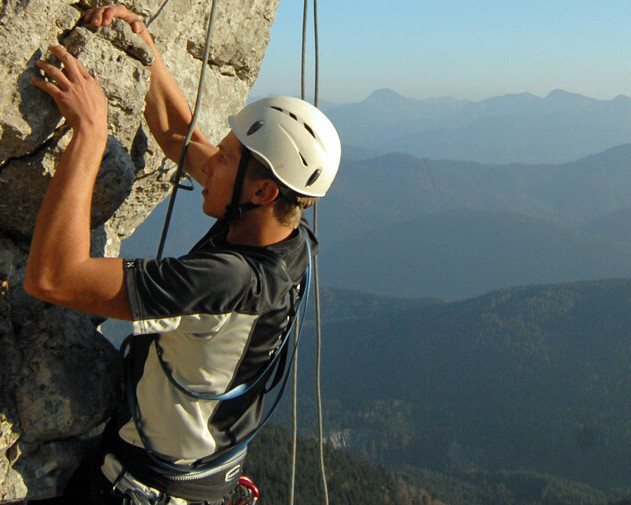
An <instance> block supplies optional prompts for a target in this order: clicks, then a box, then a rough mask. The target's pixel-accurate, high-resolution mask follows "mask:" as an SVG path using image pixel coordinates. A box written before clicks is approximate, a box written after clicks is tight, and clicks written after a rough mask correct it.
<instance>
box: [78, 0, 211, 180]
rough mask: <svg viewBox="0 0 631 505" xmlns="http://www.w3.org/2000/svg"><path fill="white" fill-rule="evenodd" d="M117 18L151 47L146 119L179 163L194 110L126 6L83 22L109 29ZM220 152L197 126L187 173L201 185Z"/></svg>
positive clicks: (111, 7) (98, 11) (93, 13)
mask: <svg viewBox="0 0 631 505" xmlns="http://www.w3.org/2000/svg"><path fill="white" fill-rule="evenodd" d="M115 18H117V19H121V20H123V21H126V22H127V23H129V24H130V26H131V28H132V31H133V32H134V33H136V34H138V35H139V36H140V37H142V39H143V40H144V41H145V42H146V43H147V44H148V45H149V47H151V49H152V50H153V53H154V57H155V60H154V64H153V65H152V66H151V67H149V70H150V71H151V86H150V88H149V93H148V94H147V96H146V98H145V102H146V105H145V119H146V120H147V124H148V125H149V128H150V130H151V134H152V135H153V136H154V138H155V139H156V141H157V142H158V144H159V145H160V147H161V149H162V151H163V152H164V154H165V155H166V156H167V157H168V158H169V159H171V160H173V161H175V162H176V163H177V162H178V161H179V158H180V152H181V149H182V146H183V144H184V139H185V137H186V134H187V133H188V130H189V125H190V122H191V118H192V113H191V109H190V107H189V105H188V102H187V101H186V98H185V97H184V95H183V93H182V91H181V90H180V88H179V86H178V85H177V83H176V82H175V80H174V79H173V77H171V74H169V71H168V70H167V68H166V65H165V64H164V61H163V60H162V57H161V56H160V53H159V52H158V50H157V49H156V46H155V44H154V42H153V38H152V37H151V34H150V33H149V30H147V27H146V26H145V24H144V23H143V22H142V20H141V19H140V18H139V17H138V15H137V14H135V13H134V12H132V11H130V10H129V9H127V8H126V7H124V6H122V5H108V6H105V7H99V8H97V9H93V10H89V11H86V12H85V13H84V16H83V19H84V21H85V22H86V23H90V24H91V25H92V26H95V27H99V26H109V25H110V24H111V23H112V21H113V20H114V19H115ZM216 150H217V149H216V148H215V146H213V145H212V144H211V143H210V142H209V141H208V139H206V137H204V135H203V134H202V132H201V130H200V129H199V128H198V127H195V130H194V132H193V136H192V137H191V142H190V144H189V147H188V150H187V158H186V160H185V165H184V170H185V171H186V172H187V173H188V174H189V175H191V177H193V178H194V179H195V180H197V181H198V182H199V183H200V184H203V182H204V179H205V176H204V174H203V173H202V171H201V170H200V166H201V165H202V163H203V162H204V161H206V159H208V157H209V156H211V155H212V154H214V153H215V151H216Z"/></svg>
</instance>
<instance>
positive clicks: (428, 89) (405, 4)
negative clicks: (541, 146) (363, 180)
mask: <svg viewBox="0 0 631 505" xmlns="http://www.w3.org/2000/svg"><path fill="white" fill-rule="evenodd" d="M302 5H303V2H300V1H298V0H281V1H280V6H279V8H278V12H277V16H276V21H275V23H274V26H273V27H272V34H271V36H272V39H271V42H270V44H269V46H268V50H267V53H266V56H265V59H264V62H263V66H262V68H261V72H260V74H259V79H258V80H257V83H256V84H255V87H254V90H253V95H255V96H257V95H258V96H261V95H266V94H290V95H298V94H299V93H300V46H301V33H302ZM318 21H319V25H320V31H319V35H320V98H321V100H330V101H334V102H342V103H343V102H358V101H361V100H363V99H364V98H366V97H367V96H368V95H369V94H370V92H371V91H374V90H375V89H380V88H391V89H394V90H395V91H397V92H399V93H401V94H402V95H405V96H408V97H411V98H429V97H436V96H445V95H450V96H454V97H456V98H467V99H471V100H476V101H477V100H481V99H484V98H488V97H491V96H497V95H503V94H508V93H521V92H530V93H532V94H534V95H537V96H545V95H547V94H548V93H549V92H550V91H552V90H553V89H564V90H566V91H570V92H575V93H580V94H582V95H585V96H590V97H593V98H599V99H611V98H614V97H615V96H617V95H620V94H623V95H631V2H629V1H628V0H625V1H621V0H600V1H594V0H572V1H570V0H547V1H541V0H530V1H525V0H486V1H484V0H442V1H439V0H433V1H431V2H430V1H423V0H416V1H413V0H391V1H389V2H385V1H377V0H364V1H362V2H357V1H351V0H320V1H319V2H318ZM309 25H310V28H311V27H312V17H311V13H310V21H309ZM312 38H313V37H312V32H310V40H312ZM309 54H310V55H312V54H313V49H312V45H310V46H309ZM312 67H313V60H312V58H310V59H309V61H308V68H309V69H310V70H311V68H312ZM309 75H312V72H311V71H310V72H309ZM309 82H312V80H311V81H309ZM312 87H313V85H312V84H310V88H309V89H312Z"/></svg>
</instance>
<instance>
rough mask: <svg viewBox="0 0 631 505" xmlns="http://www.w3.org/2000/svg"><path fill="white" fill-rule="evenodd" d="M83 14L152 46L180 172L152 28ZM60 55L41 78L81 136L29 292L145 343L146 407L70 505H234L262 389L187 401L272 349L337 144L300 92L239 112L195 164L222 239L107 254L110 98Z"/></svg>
mask: <svg viewBox="0 0 631 505" xmlns="http://www.w3.org/2000/svg"><path fill="white" fill-rule="evenodd" d="M83 18H84V21H85V22H87V23H89V24H90V25H92V26H93V27H101V26H109V25H111V23H112V22H113V20H114V19H121V20H124V21H126V22H127V23H129V24H130V25H131V27H132V31H133V32H134V33H136V34H137V35H138V36H140V37H141V38H142V39H143V40H144V41H145V42H146V43H147V44H148V45H149V46H150V47H151V48H152V49H153V50H154V53H155V62H154V63H153V65H152V66H151V67H150V68H149V70H150V73H151V84H150V89H149V92H148V94H147V97H146V109H145V118H146V121H147V124H148V125H149V128H150V130H151V133H152V135H153V136H154V137H155V139H156V140H157V142H158V143H159V145H160V146H161V148H162V150H163V151H164V153H165V155H166V156H168V157H169V158H170V159H172V160H174V161H177V160H178V158H179V155H180V151H181V148H182V145H183V143H184V138H185V136H186V133H187V131H188V128H189V124H190V121H191V111H190V109H189V106H188V104H187V102H186V100H185V98H184V96H183V94H182V92H181V90H180V89H179V88H178V86H177V84H176V82H175V81H174V79H173V78H172V77H171V76H170V75H169V72H168V71H167V68H166V66H165V64H164V62H163V60H162V59H161V57H160V55H159V53H158V51H157V50H156V48H155V45H154V42H153V40H152V37H151V35H150V33H149V31H148V30H147V28H146V26H145V25H144V24H143V22H142V21H141V19H140V18H139V17H138V16H137V15H136V14H135V13H133V12H131V11H130V10H128V9H127V8H125V7H123V6H120V5H113V6H105V7H100V8H96V9H92V10H89V11H86V12H85V13H84V15H83ZM50 52H51V53H52V54H53V55H54V56H55V57H56V58H57V59H58V60H59V62H60V63H61V64H60V65H59V66H57V65H53V64H52V63H49V62H46V61H44V60H40V61H38V62H37V63H36V65H37V67H38V69H39V70H40V71H41V72H42V73H43V74H44V75H45V77H46V79H42V78H40V77H38V76H35V77H33V79H32V82H33V84H34V85H35V86H36V87H38V88H39V89H40V90H42V91H44V92H45V93H47V94H48V95H50V96H51V97H52V98H53V100H54V101H55V103H56V104H57V106H58V108H59V110H60V112H61V113H62V115H63V116H64V118H65V120H66V122H67V124H68V125H69V126H70V127H71V129H72V139H71V141H70V143H69V144H68V146H67V148H66V149H65V151H64V153H63V155H62V157H61V159H60V161H59V164H58V166H57V167H56V171H55V175H54V177H53V178H52V180H51V181H50V185H49V187H48V189H47V191H46V194H45V197H44V200H43V202H42V205H41V209H40V212H39V215H38V217H37V222H36V226H35V231H34V235H33V240H32V244H31V249H30V255H29V258H28V263H27V272H26V278H25V282H24V286H25V289H26V290H27V292H28V293H30V294H31V295H32V296H34V297H37V298H39V299H42V300H45V301H47V302H50V303H54V304H58V305H62V306H65V307H70V308H72V309H76V310H81V311H85V312H89V313H94V314H98V315H101V316H105V317H109V318H117V319H123V320H131V321H132V322H133V331H134V334H135V335H136V337H135V338H134V340H133V343H132V345H131V352H130V356H133V358H131V357H129V356H128V358H127V359H128V360H133V363H132V366H131V367H129V368H128V369H130V370H132V372H131V373H130V376H128V377H127V381H128V383H129V384H131V388H130V390H131V391H132V396H133V397H134V401H133V402H131V403H130V404H127V403H125V405H123V406H122V407H121V409H120V412H119V413H118V414H117V415H116V416H115V417H114V418H113V419H112V420H111V421H110V422H109V423H108V425H107V428H106V429H105V433H104V436H103V442H102V444H101V449H100V452H99V454H98V459H97V460H96V463H95V464H94V468H89V469H88V470H89V471H86V470H85V468H84V469H83V472H82V473H81V477H80V478H73V479H72V480H71V482H70V484H69V486H68V489H67V492H66V494H65V495H64V496H65V497H66V501H64V503H73V499H74V500H75V501H76V502H82V503H86V502H87V503H94V504H98V503H130V502H134V503H200V504H202V503H203V504H213V505H214V504H227V503H232V502H234V503H236V498H235V496H236V495H235V493H236V492H237V490H238V488H239V486H238V485H237V484H238V480H239V476H240V474H241V466H242V463H243V459H244V457H245V452H246V447H245V446H244V447H241V446H240V444H241V443H242V442H243V441H244V440H247V438H248V436H249V435H250V434H251V433H253V432H254V431H255V429H256V427H257V425H258V424H259V422H260V420H261V415H262V407H263V388H264V382H265V381H262V382H260V383H258V384H257V385H256V386H255V387H253V388H252V389H251V390H249V391H247V393H245V394H243V395H241V396H238V397H237V398H235V399H230V400H208V399H198V398H194V397H192V396H190V395H189V394H188V391H194V392H197V393H203V394H206V395H218V394H221V393H224V392H226V391H229V390H231V389H232V388H234V387H235V386H238V385H240V384H243V383H246V382H247V381H249V380H252V379H253V378H255V377H256V376H257V374H258V373H260V371H261V370H262V369H265V365H266V364H267V363H268V362H269V360H270V359H271V356H273V355H274V354H275V352H276V350H277V347H278V345H279V337H280V335H281V334H282V332H283V330H284V329H285V328H286V326H287V325H288V321H289V319H290V317H289V316H290V315H291V314H292V310H293V308H294V305H295V302H296V286H297V285H298V284H299V282H300V279H301V277H302V275H303V273H304V271H305V269H306V267H307V265H308V260H309V258H308V254H309V253H308V252H307V251H308V250H309V249H310V250H311V251H313V254H315V251H316V249H317V241H316V238H315V237H314V235H313V233H312V232H311V231H310V230H309V228H308V225H307V224H306V222H305V220H304V219H301V215H302V211H303V210H304V209H305V208H308V207H309V206H310V205H312V204H313V202H314V201H315V200H317V198H319V197H321V196H324V194H325V193H326V191H327V189H328V188H329V186H330V184H331V183H332V181H333V179H334V177H335V174H336V172H337V169H338V165H339V161H340V141H339V137H338V135H337V133H336V131H335V128H334V127H333V125H332V124H331V123H330V121H329V120H328V119H327V118H326V117H325V115H324V114H322V113H321V112H320V111H319V110H318V109H316V108H315V107H313V106H311V105H310V104H308V103H306V102H304V101H302V100H298V99H295V98H291V97H276V98H266V99H263V100H260V101H257V102H254V103H252V104H250V105H247V106H246V107H245V108H244V109H242V110H241V111H240V112H238V113H237V114H235V115H234V116H231V117H229V119H228V122H229V125H230V132H229V133H228V134H227V135H226V136H225V138H224V139H223V140H222V141H221V142H220V143H219V145H218V146H214V145H212V144H211V143H210V142H209V141H208V140H207V139H206V138H205V137H204V135H203V134H202V133H201V131H200V130H199V128H197V129H196V130H195V133H194V134H193V136H192V139H191V142H190V145H189V148H188V151H187V157H186V161H185V166H184V168H185V170H186V172H187V173H188V174H190V175H191V176H192V177H193V178H194V179H196V180H197V181H198V182H199V183H200V184H201V186H202V187H203V191H202V195H203V212H204V214H206V215H207V216H210V217H212V218H215V219H216V222H215V223H214V225H213V226H212V227H211V228H210V231H209V232H208V233H207V234H206V235H205V236H204V237H202V238H201V240H200V241H199V242H198V243H197V244H196V245H195V246H194V247H193V248H192V250H191V251H190V252H189V253H188V254H185V255H184V256H181V257H179V258H165V259H162V260H159V261H158V260H155V259H141V260H136V259H134V260H124V259H118V258H94V257H91V256H90V206H91V195H92V191H93V189H94V184H95V179H96V176H97V172H98V170H99V165H100V163H101V159H102V157H103V154H104V152H105V147H106V141H107V135H108V124H107V107H108V105H107V98H106V97H105V94H104V92H103V90H102V89H101V87H100V85H99V83H98V79H97V78H96V77H95V76H93V75H92V74H91V73H89V72H87V71H86V69H85V68H84V67H83V65H82V64H81V63H80V62H79V61H78V60H77V59H76V58H75V57H74V56H73V55H71V54H70V53H69V52H68V51H67V50H66V49H65V48H63V47H61V46H51V47H50ZM307 241H308V242H309V244H308V245H309V248H308V247H307ZM181 388H182V389H181ZM184 388H185V390H184ZM134 410H135V412H133V411H134ZM235 448H236V450H235ZM220 457H223V459H221V464H218V465H215V466H214V467H213V461H219V458H220ZM198 468H204V471H203V472H195V471H194V470H195V469H198Z"/></svg>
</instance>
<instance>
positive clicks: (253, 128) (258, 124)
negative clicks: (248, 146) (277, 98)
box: [246, 121, 265, 135]
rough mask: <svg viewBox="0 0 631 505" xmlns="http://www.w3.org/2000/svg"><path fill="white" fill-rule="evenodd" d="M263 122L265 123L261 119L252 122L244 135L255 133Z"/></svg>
mask: <svg viewBox="0 0 631 505" xmlns="http://www.w3.org/2000/svg"><path fill="white" fill-rule="evenodd" d="M264 124H265V123H264V122H263V121H256V122H255V123H252V126H250V129H249V130H248V131H247V133H246V135H252V134H253V133H256V132H257V131H259V130H260V129H261V128H262V127H263V125H264Z"/></svg>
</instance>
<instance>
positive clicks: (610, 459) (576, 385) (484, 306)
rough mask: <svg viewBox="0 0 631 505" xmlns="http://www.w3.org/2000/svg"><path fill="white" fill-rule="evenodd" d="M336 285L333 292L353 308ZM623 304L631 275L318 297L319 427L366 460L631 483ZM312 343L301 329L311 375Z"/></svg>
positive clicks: (630, 315) (629, 354)
mask: <svg viewBox="0 0 631 505" xmlns="http://www.w3.org/2000/svg"><path fill="white" fill-rule="evenodd" d="M363 296H364V297H366V298H367V300H366V301H365V302H363V306H368V305H370V295H368V294H364V295H363ZM345 297H346V293H337V292H335V291H334V292H333V293H330V294H329V302H330V303H334V304H335V305H336V311H339V310H340V309H341V308H343V307H349V314H352V310H351V309H350V305H348V304H346V302H345ZM356 297H357V295H355V298H354V302H352V303H353V304H354V303H357V299H356ZM630 306H631V280H628V279H627V280H611V281H599V282H583V283H570V284H555V285H544V286H531V287H522V288H511V289H506V290H500V291H494V292H491V293H489V294H486V295H484V296H481V297H478V298H473V299H469V300H466V301H462V302H451V303H434V304H426V303H424V302H422V301H419V302H418V304H417V305H416V306H411V305H410V304H409V301H408V302H407V303H406V305H402V306H400V307H399V308H396V306H392V307H391V308H389V309H385V308H384V307H383V306H381V305H376V306H375V310H374V311H373V313H372V314H367V313H363V314H361V316H358V317H356V318H355V319H349V318H347V319H345V320H341V319H335V318H331V319H328V318H327V313H326V309H325V311H324V316H323V319H324V321H325V324H324V327H323V334H324V345H323V358H322V359H323V363H324V364H325V368H324V375H323V395H324V398H325V399H327V408H326V412H327V416H328V419H327V422H326V426H327V430H328V431H335V430H343V429H345V430H347V431H346V433H347V439H346V440H347V447H348V448H349V449H351V450H353V451H354V452H359V453H361V454H363V455H366V456H368V457H371V458H372V459H373V461H374V460H381V461H387V462H388V463H391V464H411V465H415V466H423V467H426V468H431V469H434V470H440V469H450V468H451V469H460V470H462V471H465V472H467V473H470V474H471V475H478V476H479V477H480V478H483V472H484V471H491V470H497V469H507V470H510V469H521V470H533V471H538V472H545V473H550V474H553V475H558V476H564V477H566V478H572V479H576V480H578V481H581V482H587V483H591V484H595V485H599V486H603V487H605V488H610V487H615V486H620V487H621V488H628V487H629V486H630V485H631V479H630V477H629V476H630V475H631V459H630V458H629V457H628V455H629V452H630V451H631V412H630V409H631V407H630V406H631V387H629V386H630V379H629V377H630V376H631V375H630V374H631V365H630V363H631V346H629V328H631V311H630V310H629V307H630ZM325 307H326V305H325ZM310 342H311V337H310V335H309V334H308V333H307V334H305V336H304V337H303V344H302V347H301V367H300V369H301V370H302V371H303V373H304V375H305V378H307V379H308V377H310V376H311V373H312V372H311V370H310V366H309V363H310V362H311V360H312V359H313V356H312V350H311V349H310ZM306 391H309V390H308V389H306ZM306 394H308V393H306ZM542 503H545V500H544V501H543V502H542Z"/></svg>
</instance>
